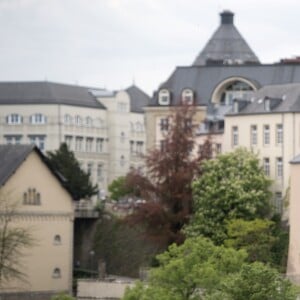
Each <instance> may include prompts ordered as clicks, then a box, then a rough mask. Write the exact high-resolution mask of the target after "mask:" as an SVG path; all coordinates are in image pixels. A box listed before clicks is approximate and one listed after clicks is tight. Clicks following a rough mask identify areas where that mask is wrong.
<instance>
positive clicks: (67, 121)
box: [64, 114, 72, 125]
mask: <svg viewBox="0 0 300 300" xmlns="http://www.w3.org/2000/svg"><path fill="white" fill-rule="evenodd" d="M64 123H65V124H67V125H70V124H72V117H71V116H70V115H69V114H65V115H64Z"/></svg>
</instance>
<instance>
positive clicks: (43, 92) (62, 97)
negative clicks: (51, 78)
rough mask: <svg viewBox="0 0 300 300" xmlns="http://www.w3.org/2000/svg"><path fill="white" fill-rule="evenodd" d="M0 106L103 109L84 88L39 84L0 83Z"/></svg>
mask: <svg viewBox="0 0 300 300" xmlns="http://www.w3.org/2000/svg"><path fill="white" fill-rule="evenodd" d="M0 104H65V105H72V106H83V107H92V108H99V109H105V107H104V106H103V105H102V104H101V103H99V102H98V101H97V100H96V98H95V97H94V96H93V95H92V94H91V93H90V92H89V89H88V88H86V87H81V86H77V85H68V84H61V83H53V82H47V81H44V82H43V81H40V82H0Z"/></svg>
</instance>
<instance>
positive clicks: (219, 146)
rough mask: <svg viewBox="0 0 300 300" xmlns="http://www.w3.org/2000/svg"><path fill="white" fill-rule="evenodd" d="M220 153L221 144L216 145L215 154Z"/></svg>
mask: <svg viewBox="0 0 300 300" xmlns="http://www.w3.org/2000/svg"><path fill="white" fill-rule="evenodd" d="M220 153H222V144H219V143H217V144H216V154H220Z"/></svg>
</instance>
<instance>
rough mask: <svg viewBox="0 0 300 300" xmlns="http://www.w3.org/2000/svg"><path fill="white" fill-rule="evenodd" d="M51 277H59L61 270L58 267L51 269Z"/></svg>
mask: <svg viewBox="0 0 300 300" xmlns="http://www.w3.org/2000/svg"><path fill="white" fill-rule="evenodd" d="M52 277H53V278H60V277H61V271H60V268H55V269H54V270H53V273H52Z"/></svg>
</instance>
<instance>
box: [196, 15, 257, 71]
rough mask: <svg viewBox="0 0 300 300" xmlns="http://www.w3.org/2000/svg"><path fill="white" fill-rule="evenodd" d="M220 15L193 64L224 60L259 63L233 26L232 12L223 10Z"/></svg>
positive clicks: (200, 64) (199, 64)
mask: <svg viewBox="0 0 300 300" xmlns="http://www.w3.org/2000/svg"><path fill="white" fill-rule="evenodd" d="M220 15H221V24H220V26H219V27H218V29H217V30H216V31H215V33H214V34H213V35H212V37H211V38H210V40H209V41H208V43H207V44H206V46H205V47H204V48H203V50H202V51H201V52H200V54H199V55H198V56H197V58H196V60H195V61H194V63H193V65H196V66H203V65H206V64H209V63H221V64H223V63H224V60H225V61H227V63H259V59H258V58H257V56H256V55H255V54H254V52H253V51H252V50H251V48H250V47H249V45H248V44H247V42H246V41H245V40H244V38H243V37H242V35H241V34H240V33H239V31H238V30H237V29H236V27H235V26H234V24H233V16H234V14H233V13H232V12H230V11H224V12H222V13H221V14H220Z"/></svg>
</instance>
